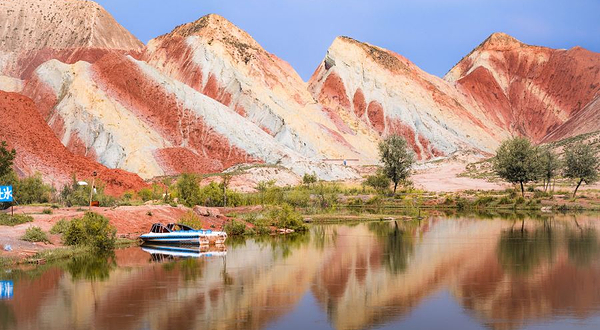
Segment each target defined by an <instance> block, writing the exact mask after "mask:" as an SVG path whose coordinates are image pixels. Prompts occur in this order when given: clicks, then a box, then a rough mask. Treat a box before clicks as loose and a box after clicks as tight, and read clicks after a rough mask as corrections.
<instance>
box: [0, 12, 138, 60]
mask: <svg viewBox="0 0 600 330" xmlns="http://www.w3.org/2000/svg"><path fill="white" fill-rule="evenodd" d="M0 30H2V31H4V32H2V33H1V34H0V40H1V41H0V50H3V51H9V52H10V51H20V50H34V49H43V48H51V49H69V48H79V47H86V48H106V49H119V50H136V51H137V50H141V49H142V47H143V46H144V45H143V43H141V42H140V41H139V40H138V39H137V38H135V37H134V36H133V35H132V34H131V33H129V31H127V30H126V29H125V28H124V27H123V26H121V25H120V24H119V23H117V21H115V19H114V18H113V17H112V16H111V15H110V14H109V13H108V12H107V11H106V10H105V9H104V8H102V6H100V5H99V4H97V3H95V2H93V1H87V0H4V1H2V2H0Z"/></svg>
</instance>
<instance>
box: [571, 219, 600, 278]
mask: <svg viewBox="0 0 600 330" xmlns="http://www.w3.org/2000/svg"><path fill="white" fill-rule="evenodd" d="M574 220H575V224H576V225H577V230H570V231H568V232H567V246H568V253H569V260H570V261H571V262H572V263H574V264H575V265H576V266H578V267H587V266H589V265H590V264H591V263H592V261H593V260H594V259H595V258H596V256H597V255H598V251H599V250H600V249H599V245H598V232H597V231H596V229H594V228H582V227H581V226H580V225H579V223H578V222H577V218H575V219H574Z"/></svg>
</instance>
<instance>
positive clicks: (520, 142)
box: [493, 137, 540, 197]
mask: <svg viewBox="0 0 600 330" xmlns="http://www.w3.org/2000/svg"><path fill="white" fill-rule="evenodd" d="M538 154H539V152H538V149H537V147H535V146H533V145H532V144H531V142H530V141H529V140H528V139H526V138H522V137H516V138H513V139H510V140H506V141H504V142H502V144H501V145H500V147H499V148H498V150H497V151H496V156H495V157H494V159H493V163H494V171H495V172H496V174H497V175H498V176H499V177H501V178H502V179H504V180H506V181H508V182H510V183H519V184H520V185H521V195H522V196H523V197H525V188H524V187H523V185H524V184H525V183H527V182H529V181H534V180H536V179H537V177H538V176H539V174H540V167H539V162H538V161H537V157H538Z"/></svg>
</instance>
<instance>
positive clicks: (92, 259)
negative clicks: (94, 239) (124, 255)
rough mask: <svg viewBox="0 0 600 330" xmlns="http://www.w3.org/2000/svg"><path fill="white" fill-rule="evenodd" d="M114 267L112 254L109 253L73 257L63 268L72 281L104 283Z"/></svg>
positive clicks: (114, 261)
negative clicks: (81, 280) (82, 280)
mask: <svg viewBox="0 0 600 330" xmlns="http://www.w3.org/2000/svg"><path fill="white" fill-rule="evenodd" d="M116 266H117V263H116V260H115V255H114V252H111V253H101V254H91V253H90V254H83V255H78V256H75V257H73V259H71V261H69V263H67V265H66V267H65V268H66V270H67V271H68V272H69V274H71V277H72V278H73V279H74V280H78V279H86V280H92V281H96V280H98V281H104V280H107V279H108V278H109V277H110V272H111V271H112V270H113V269H115V267H116Z"/></svg>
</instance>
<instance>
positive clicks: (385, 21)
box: [96, 0, 600, 80]
mask: <svg viewBox="0 0 600 330" xmlns="http://www.w3.org/2000/svg"><path fill="white" fill-rule="evenodd" d="M96 2H98V3H100V4H101V5H102V6H103V7H104V8H105V9H107V10H108V11H109V12H110V13H111V14H112V15H113V16H114V17H115V19H116V20H117V21H118V22H119V23H120V24H121V25H123V26H124V27H125V28H127V29H128V30H129V31H130V32H131V33H133V34H134V35H135V36H136V37H137V38H138V39H140V40H141V41H142V42H144V43H147V42H148V41H149V40H150V39H152V38H154V37H157V36H159V35H161V34H164V33H168V32H170V31H171V30H173V28H174V27H175V26H177V25H180V24H184V23H188V22H192V21H195V20H196V19H198V18H200V17H202V16H204V15H206V14H210V13H216V14H219V15H221V16H223V17H225V18H226V19H228V20H230V21H231V22H233V23H234V24H236V25H237V26H239V27H240V28H242V29H243V30H245V31H247V32H248V33H249V34H250V35H251V36H252V37H254V39H255V40H256V41H258V43H260V44H261V45H262V46H263V47H264V48H265V49H266V50H267V51H269V52H270V53H273V54H275V55H277V56H279V57H280V58H282V59H284V60H286V61H287V62H289V63H290V64H291V65H292V66H293V67H294V68H295V69H296V71H298V73H299V74H300V76H302V78H304V79H305V80H308V79H309V78H310V76H311V75H312V73H313V72H314V70H315V69H316V68H317V66H318V64H319V63H320V61H322V60H323V58H324V56H325V53H326V52H327V48H329V46H330V45H331V43H332V42H333V40H334V39H335V37H337V36H342V35H343V36H349V37H352V38H354V39H357V40H360V41H364V42H368V43H370V44H373V45H376V46H379V47H383V48H386V49H389V50H392V51H394V52H397V53H399V54H401V55H403V56H405V57H406V58H408V59H409V60H411V61H412V62H414V63H416V64H417V65H418V66H420V67H421V68H422V69H423V70H425V71H427V72H429V73H432V74H435V75H438V76H443V75H444V74H445V73H446V72H447V71H448V70H450V68H452V66H454V65H455V64H456V63H457V62H458V61H459V60H460V59H461V58H462V57H463V56H465V55H466V54H468V53H469V52H470V51H471V50H472V49H473V48H474V47H476V46H477V45H478V44H480V43H481V42H482V41H483V40H485V38H487V37H488V36H489V35H490V34H492V33H493V32H505V33H508V34H510V35H512V36H513V37H515V38H517V39H519V40H521V41H522V42H525V43H528V44H532V45H540V46H547V47H552V48H566V49H568V48H571V47H574V46H581V47H583V48H586V49H589V50H591V51H595V52H600V0H562V1H559V0H395V1H394V0H96Z"/></svg>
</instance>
